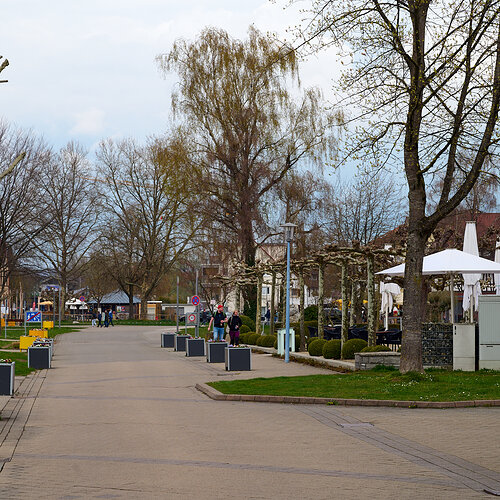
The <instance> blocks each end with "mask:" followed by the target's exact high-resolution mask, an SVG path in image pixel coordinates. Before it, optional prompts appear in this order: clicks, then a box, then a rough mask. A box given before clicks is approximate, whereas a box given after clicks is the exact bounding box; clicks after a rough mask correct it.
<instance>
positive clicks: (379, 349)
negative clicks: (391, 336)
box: [360, 345, 391, 352]
mask: <svg viewBox="0 0 500 500" xmlns="http://www.w3.org/2000/svg"><path fill="white" fill-rule="evenodd" d="M385 351H391V348H390V347H389V346H386V345H370V346H366V347H364V348H363V349H361V351H360V352H385Z"/></svg>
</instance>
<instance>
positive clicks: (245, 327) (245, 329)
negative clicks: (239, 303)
mask: <svg viewBox="0 0 500 500" xmlns="http://www.w3.org/2000/svg"><path fill="white" fill-rule="evenodd" d="M251 331H252V330H251V329H250V327H249V326H248V325H241V326H240V335H241V334H242V333H248V332H251Z"/></svg>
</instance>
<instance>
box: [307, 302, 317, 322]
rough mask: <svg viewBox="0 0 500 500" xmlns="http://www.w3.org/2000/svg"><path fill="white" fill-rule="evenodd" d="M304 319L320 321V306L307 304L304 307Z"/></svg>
mask: <svg viewBox="0 0 500 500" xmlns="http://www.w3.org/2000/svg"><path fill="white" fill-rule="evenodd" d="M304 320H305V321H316V322H318V306H307V307H306V308H305V309H304Z"/></svg>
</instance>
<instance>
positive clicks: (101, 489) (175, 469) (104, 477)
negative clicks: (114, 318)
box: [0, 327, 500, 499]
mask: <svg viewBox="0 0 500 500" xmlns="http://www.w3.org/2000/svg"><path fill="white" fill-rule="evenodd" d="M161 331H162V329H158V328H148V329H142V330H141V329H139V328H137V327H114V328H111V327H110V328H108V329H95V328H94V329H92V328H89V329H86V330H85V331H82V332H80V333H70V334H66V335H63V336H61V337H59V338H58V340H57V343H56V348H55V355H54V360H53V368H51V369H50V370H42V371H40V372H36V374H34V375H31V376H28V377H26V378H25V379H24V380H23V381H22V383H21V384H20V385H19V387H18V392H17V396H16V397H14V398H10V399H6V400H5V399H2V400H1V401H0V403H2V404H4V407H3V409H2V420H1V421H0V462H1V463H2V464H3V467H2V470H1V472H0V498H1V499H18V498H19V499H20V498H22V499H35V498H36V499H94V498H96V499H97V498H110V499H114V498H117V499H165V498H166V499H168V498H209V499H210V498H222V499H226V498H231V499H235V498H251V499H265V498H273V499H275V498H325V499H326V498H329V499H330V498H354V499H365V498H366V499H368V498H370V499H372V498H375V499H379V498H380V499H410V498H411V499H415V498H417V499H418V498H425V499H429V498H430V499H448V498H449V499H452V498H453V499H456V498H464V499H468V498H471V499H472V498H488V497H491V498H493V497H492V495H491V494H488V493H486V492H485V490H489V491H490V492H492V493H494V492H496V491H500V451H499V450H500V432H499V431H500V425H499V417H500V408H456V409H446V410H435V409H408V408H379V407H373V408H372V407H342V408H341V407H336V406H326V405H279V404H272V403H245V402H232V401H213V400H211V399H209V398H208V397H207V396H205V395H204V394H202V393H200V392H198V391H197V390H196V389H195V388H194V386H195V384H196V383H199V382H206V381H208V380H221V379H234V378H241V377H245V378H249V377H256V376H264V377H268V376H279V375H302V374H308V373H332V372H327V371H325V370H322V369H318V368H314V367H308V366H303V365H299V364H296V363H289V364H285V363H283V361H281V360H278V359H275V358H272V357H270V356H268V355H254V357H253V360H252V365H253V368H254V370H253V371H252V372H241V373H228V372H225V371H224V368H223V367H222V366H220V365H218V364H217V365H216V364H208V363H206V362H205V360H204V358H187V357H185V356H184V354H183V353H180V352H172V351H171V350H170V349H162V348H161V347H160V332H161ZM336 376H339V377H341V376H342V375H336Z"/></svg>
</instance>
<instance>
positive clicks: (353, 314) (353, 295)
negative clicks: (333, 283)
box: [349, 280, 357, 326]
mask: <svg viewBox="0 0 500 500" xmlns="http://www.w3.org/2000/svg"><path fill="white" fill-rule="evenodd" d="M350 288H351V314H350V316H349V326H354V325H355V324H356V295H357V293H356V289H357V283H356V282H355V281H354V280H352V281H351V286H350Z"/></svg>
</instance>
